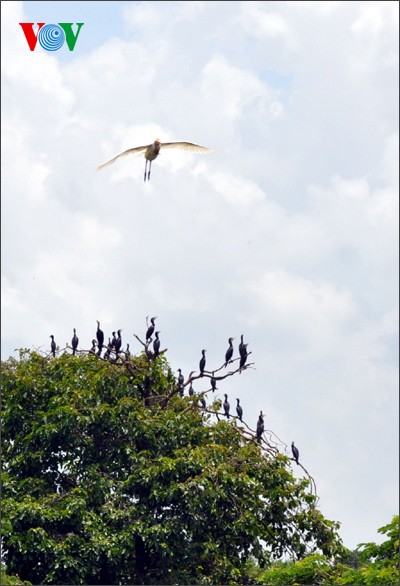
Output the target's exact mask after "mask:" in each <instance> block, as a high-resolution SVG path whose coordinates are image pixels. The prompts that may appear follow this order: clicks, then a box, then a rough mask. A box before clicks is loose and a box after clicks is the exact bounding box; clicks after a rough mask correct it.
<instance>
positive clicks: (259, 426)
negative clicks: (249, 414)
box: [256, 411, 264, 444]
mask: <svg viewBox="0 0 400 586" xmlns="http://www.w3.org/2000/svg"><path fill="white" fill-rule="evenodd" d="M256 433H257V441H258V443H259V444H260V443H261V436H262V434H263V433H264V416H263V412H262V411H260V415H259V417H258V421H257V432H256Z"/></svg>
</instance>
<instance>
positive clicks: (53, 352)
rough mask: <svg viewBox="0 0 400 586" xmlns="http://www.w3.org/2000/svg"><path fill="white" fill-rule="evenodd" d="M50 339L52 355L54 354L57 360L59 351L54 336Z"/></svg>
mask: <svg viewBox="0 0 400 586" xmlns="http://www.w3.org/2000/svg"><path fill="white" fill-rule="evenodd" d="M50 338H51V343H50V348H51V353H52V354H53V356H54V358H55V357H56V349H57V346H56V343H55V341H54V336H53V334H51V335H50Z"/></svg>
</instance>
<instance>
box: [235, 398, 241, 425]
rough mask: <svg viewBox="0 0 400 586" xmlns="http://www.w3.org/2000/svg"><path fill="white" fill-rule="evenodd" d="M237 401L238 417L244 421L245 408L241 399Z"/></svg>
mask: <svg viewBox="0 0 400 586" xmlns="http://www.w3.org/2000/svg"><path fill="white" fill-rule="evenodd" d="M236 401H237V405H236V413H237V414H238V417H239V419H240V421H243V419H242V417H243V408H242V406H241V404H240V402H239V399H236Z"/></svg>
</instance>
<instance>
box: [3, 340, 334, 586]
mask: <svg viewBox="0 0 400 586" xmlns="http://www.w3.org/2000/svg"><path fill="white" fill-rule="evenodd" d="M2 373H3V380H2V388H3V391H2V457H3V464H2V515H3V520H2V534H3V537H2V539H3V555H4V560H3V561H4V564H5V569H6V572H7V574H8V575H9V576H18V580H19V583H21V581H25V580H26V581H29V582H31V583H33V584H143V583H145V584H161V583H162V584H188V583H192V584H195V583H197V584H224V583H225V584H228V583H229V584H242V583H249V581H250V580H252V575H251V572H250V570H249V568H251V567H252V565H251V563H252V560H253V561H254V563H256V564H257V566H258V567H261V568H262V567H266V564H269V563H271V561H273V560H274V559H279V558H281V557H282V556H284V555H289V556H291V557H292V558H294V559H301V558H302V557H304V556H305V555H308V554H311V553H315V552H319V553H321V554H323V555H326V556H328V557H331V556H332V555H333V554H335V552H337V551H338V550H340V548H341V545H340V540H339V538H338V537H337V533H336V530H337V528H338V525H337V524H336V523H334V522H331V521H328V520H326V519H325V518H324V517H323V516H322V514H321V512H320V511H319V510H318V509H317V507H316V497H315V494H313V493H312V491H311V490H310V480H309V479H308V478H307V477H305V478H302V479H296V478H295V477H294V475H293V474H292V469H291V466H292V462H291V460H290V459H289V458H288V457H286V456H284V455H283V454H280V453H279V452H278V451H277V450H275V451H274V450H268V449H263V445H262V444H259V443H258V442H257V441H256V440H255V438H254V437H251V436H250V435H249V434H247V435H246V434H245V433H244V431H243V428H242V427H241V426H240V425H239V423H240V422H238V420H237V419H235V418H230V419H229V420H226V419H224V420H220V421H216V422H215V421H214V420H215V418H214V417H213V416H211V415H210V413H209V412H208V411H209V410H212V409H217V408H218V407H219V406H220V403H218V402H215V403H214V404H213V405H212V406H211V407H210V406H209V409H208V410H205V409H203V408H202V407H201V406H200V404H199V397H198V396H196V395H194V396H183V397H181V396H180V394H179V393H177V392H176V389H177V381H176V379H175V377H174V375H173V373H172V371H171V369H170V367H169V365H168V363H167V361H166V358H165V356H164V355H160V356H158V357H157V358H153V359H149V357H148V356H146V354H145V353H143V354H142V355H140V356H138V357H130V358H129V359H127V360H126V362H125V363H123V364H120V365H117V364H111V363H110V362H107V361H103V360H101V359H99V358H97V357H96V356H94V355H90V354H83V355H81V356H71V355H70V354H67V353H64V354H62V355H60V356H58V357H56V358H53V357H45V356H41V355H40V354H38V353H36V352H30V351H28V350H26V351H21V352H20V358H19V360H15V359H13V358H10V359H9V360H7V361H6V362H4V363H3V364H2ZM249 572H250V573H249ZM9 580H10V582H9V583H12V579H11V578H9Z"/></svg>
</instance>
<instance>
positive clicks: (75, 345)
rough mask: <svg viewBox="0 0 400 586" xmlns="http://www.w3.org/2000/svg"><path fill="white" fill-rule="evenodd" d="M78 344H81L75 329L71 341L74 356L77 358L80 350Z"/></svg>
mask: <svg viewBox="0 0 400 586" xmlns="http://www.w3.org/2000/svg"><path fill="white" fill-rule="evenodd" d="M78 344H79V338H78V336H77V335H76V329H75V328H74V335H73V337H72V340H71V345H72V356H75V354H76V349H77V348H78Z"/></svg>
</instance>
